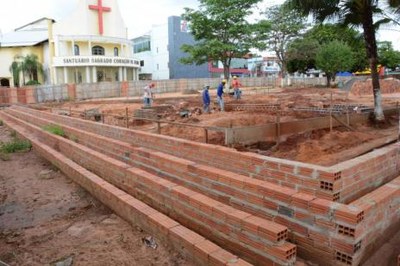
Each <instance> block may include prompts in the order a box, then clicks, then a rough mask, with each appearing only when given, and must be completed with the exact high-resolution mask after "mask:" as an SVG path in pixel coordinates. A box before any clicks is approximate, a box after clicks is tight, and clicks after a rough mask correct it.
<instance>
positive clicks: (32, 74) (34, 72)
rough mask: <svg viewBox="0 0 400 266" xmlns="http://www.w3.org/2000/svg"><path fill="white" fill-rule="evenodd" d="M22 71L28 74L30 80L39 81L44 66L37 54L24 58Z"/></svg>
mask: <svg viewBox="0 0 400 266" xmlns="http://www.w3.org/2000/svg"><path fill="white" fill-rule="evenodd" d="M21 70H22V71H23V73H24V74H27V75H28V77H29V80H34V81H38V73H43V67H42V64H41V63H40V62H39V58H38V56H37V55H35V54H30V55H26V56H25V57H24V58H23V61H22V65H21Z"/></svg>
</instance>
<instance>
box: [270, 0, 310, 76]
mask: <svg viewBox="0 0 400 266" xmlns="http://www.w3.org/2000/svg"><path fill="white" fill-rule="evenodd" d="M264 14H265V16H266V20H265V21H264V23H265V24H269V25H270V30H269V31H268V32H267V33H266V34H265V35H264V36H265V41H264V47H263V48H267V49H269V50H272V51H274V52H275V55H276V56H277V58H278V61H279V66H280V68H281V71H282V76H285V75H286V69H287V58H286V49H287V46H288V44H289V43H290V42H291V41H292V40H293V39H295V38H298V37H299V36H300V35H301V33H302V32H303V31H304V30H305V28H306V23H305V18H304V17H303V16H300V15H299V13H298V12H296V11H295V10H291V9H289V8H288V7H287V6H286V5H279V6H273V7H271V8H268V9H267V10H266V11H265V13H264Z"/></svg>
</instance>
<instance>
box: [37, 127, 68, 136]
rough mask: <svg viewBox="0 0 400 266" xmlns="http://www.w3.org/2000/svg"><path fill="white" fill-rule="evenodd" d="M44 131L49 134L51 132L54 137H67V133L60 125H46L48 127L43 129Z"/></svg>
mask: <svg viewBox="0 0 400 266" xmlns="http://www.w3.org/2000/svg"><path fill="white" fill-rule="evenodd" d="M42 129H43V130H45V131H47V132H50V133H52V134H54V135H58V136H61V137H65V132H64V130H63V129H62V127H61V126H59V125H46V126H44V127H42Z"/></svg>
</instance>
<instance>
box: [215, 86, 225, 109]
mask: <svg viewBox="0 0 400 266" xmlns="http://www.w3.org/2000/svg"><path fill="white" fill-rule="evenodd" d="M225 84H226V80H225V79H224V80H222V81H221V83H220V84H219V85H218V88H217V101H218V104H219V109H220V110H221V112H223V111H224V98H223V95H224V87H225Z"/></svg>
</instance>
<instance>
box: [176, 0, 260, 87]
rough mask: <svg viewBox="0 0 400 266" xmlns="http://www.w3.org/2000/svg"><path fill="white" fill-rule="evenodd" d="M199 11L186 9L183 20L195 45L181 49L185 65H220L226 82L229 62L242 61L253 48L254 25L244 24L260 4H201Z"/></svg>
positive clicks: (228, 0) (208, 0) (249, 0)
mask: <svg viewBox="0 0 400 266" xmlns="http://www.w3.org/2000/svg"><path fill="white" fill-rule="evenodd" d="M199 2H200V6H199V10H193V9H190V8H185V13H184V14H183V15H182V18H183V19H185V20H186V21H188V23H189V24H190V30H191V33H192V35H193V36H194V39H195V40H196V44H194V45H188V44H185V45H182V47H181V49H182V51H184V52H186V53H187V54H188V56H187V57H185V58H182V59H181V62H182V63H185V64H203V63H206V62H208V61H210V60H218V61H221V62H222V64H223V65H224V75H225V78H226V79H228V78H229V68H230V63H231V60H232V58H235V57H236V58H241V57H244V56H245V55H246V54H248V53H249V51H250V48H253V47H256V46H257V42H258V38H257V34H256V31H257V30H259V29H260V26H259V25H258V24H257V25H256V24H251V23H249V22H248V21H247V19H248V16H249V15H251V14H252V11H251V9H252V8H253V7H254V6H255V5H256V4H257V3H259V2H261V0H200V1H199ZM265 28H266V26H265V25H264V27H263V29H265Z"/></svg>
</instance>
